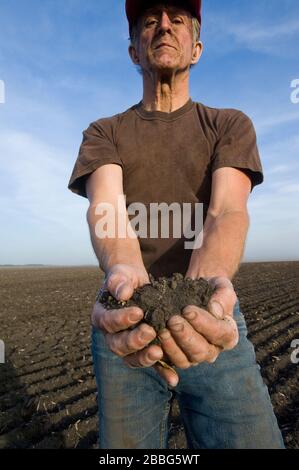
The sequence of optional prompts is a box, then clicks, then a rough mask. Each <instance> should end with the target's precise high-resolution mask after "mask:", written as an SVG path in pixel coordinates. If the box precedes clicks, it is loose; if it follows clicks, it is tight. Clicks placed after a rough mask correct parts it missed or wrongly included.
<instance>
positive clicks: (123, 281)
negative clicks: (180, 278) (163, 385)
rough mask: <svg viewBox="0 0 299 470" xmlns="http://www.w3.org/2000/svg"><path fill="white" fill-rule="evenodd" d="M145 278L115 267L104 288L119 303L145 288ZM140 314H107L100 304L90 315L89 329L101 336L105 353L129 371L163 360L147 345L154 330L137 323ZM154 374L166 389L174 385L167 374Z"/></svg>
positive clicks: (127, 268)
mask: <svg viewBox="0 0 299 470" xmlns="http://www.w3.org/2000/svg"><path fill="white" fill-rule="evenodd" d="M149 282H150V281H149V278H148V274H147V272H146V271H145V269H143V268H140V267H138V268H136V267H135V266H131V265H125V264H117V265H114V266H113V268H112V269H111V270H110V271H109V273H108V274H107V277H106V279H105V283H104V287H105V288H106V289H107V290H108V291H109V292H110V293H111V294H112V295H113V297H115V298H116V299H117V300H119V301H126V300H129V299H130V298H131V297H132V295H133V292H134V290H135V289H137V288H138V287H141V286H143V285H145V284H148V283H149ZM142 318H143V311H142V310H141V309H140V308H138V307H125V308H121V309H115V310H107V309H105V308H104V307H103V305H101V304H100V303H98V302H97V303H95V305H94V307H93V311H92V315H91V321H92V324H93V326H95V327H96V328H99V329H101V330H102V331H103V333H104V334H105V339H106V342H107V345H108V347H109V349H110V350H111V351H112V352H113V353H114V354H116V355H117V356H119V357H122V358H123V360H124V362H125V363H126V364H127V366H129V367H131V368H138V367H151V366H154V365H155V364H156V362H157V361H159V360H161V359H162V358H163V351H162V348H161V347H160V346H158V345H151V346H149V343H150V342H151V341H153V339H155V337H156V336H157V335H156V332H155V330H154V329H153V328H152V327H151V326H149V325H147V324H146V323H141V324H140V325H138V326H137V327H136V328H134V325H136V324H137V323H139V322H140V321H141V320H142ZM155 368H156V370H157V372H158V373H159V374H160V375H161V376H162V377H163V378H164V379H165V380H166V381H167V382H169V384H170V385H175V384H176V383H177V377H173V376H174V373H173V372H171V371H170V370H167V369H164V368H163V367H161V366H159V365H156V366H155Z"/></svg>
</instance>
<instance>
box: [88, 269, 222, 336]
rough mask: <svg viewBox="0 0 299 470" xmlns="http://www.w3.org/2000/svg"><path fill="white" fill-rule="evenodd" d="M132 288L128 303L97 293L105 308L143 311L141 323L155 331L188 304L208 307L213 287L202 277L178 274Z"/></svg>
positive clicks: (164, 325)
mask: <svg viewBox="0 0 299 470" xmlns="http://www.w3.org/2000/svg"><path fill="white" fill-rule="evenodd" d="M150 282H151V283H150V284H146V285H145V286H143V287H140V288H138V289H136V290H135V291H134V294H133V296H132V298H131V299H130V300H128V301H127V302H121V301H117V300H116V299H115V298H114V297H113V296H112V295H111V294H110V293H109V292H108V291H104V292H102V293H100V294H99V296H98V298H97V300H98V302H100V303H101V304H103V305H104V307H105V308H107V309H108V310H111V309H118V308H124V307H131V306H133V305H136V306H138V307H140V308H141V309H142V310H143V312H144V318H143V320H142V321H143V322H145V323H148V324H149V325H150V326H152V327H153V328H154V329H155V330H156V332H157V333H159V332H160V331H161V330H163V329H164V328H165V327H166V325H167V322H168V320H169V319H170V318H171V317H172V316H173V315H181V313H182V310H183V308H184V307H187V305H196V306H197V307H202V308H205V309H206V308H207V305H208V303H209V300H210V298H211V295H212V294H213V292H214V289H213V288H212V287H211V286H210V284H209V283H208V282H207V281H206V280H205V279H202V278H201V279H196V280H193V279H188V278H184V276H183V275H182V274H180V273H175V274H173V276H172V277H171V278H166V277H161V278H159V279H158V280H155V279H154V278H153V277H152V276H150Z"/></svg>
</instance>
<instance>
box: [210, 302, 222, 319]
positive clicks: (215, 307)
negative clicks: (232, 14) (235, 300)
mask: <svg viewBox="0 0 299 470" xmlns="http://www.w3.org/2000/svg"><path fill="white" fill-rule="evenodd" d="M211 313H212V315H214V317H216V318H223V314H224V312H223V308H222V305H221V304H220V303H219V302H212V303H211Z"/></svg>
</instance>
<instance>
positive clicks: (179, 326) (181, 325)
mask: <svg viewBox="0 0 299 470" xmlns="http://www.w3.org/2000/svg"><path fill="white" fill-rule="evenodd" d="M169 328H170V329H171V330H173V331H175V332H177V333H178V332H179V331H182V330H183V328H184V323H183V322H180V323H173V324H171V325H169Z"/></svg>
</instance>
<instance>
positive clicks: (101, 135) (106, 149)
mask: <svg viewBox="0 0 299 470" xmlns="http://www.w3.org/2000/svg"><path fill="white" fill-rule="evenodd" d="M109 134H110V135H109ZM111 134H112V133H111V132H110V133H109V132H107V130H106V129H105V127H104V125H102V124H101V121H96V122H93V123H91V124H90V126H89V127H88V129H86V130H85V131H83V140H82V143H81V146H80V149H79V155H78V158H77V161H76V163H75V166H74V169H73V172H72V175H71V178H70V181H69V184H68V188H69V189H70V190H71V191H73V192H74V193H76V194H79V195H80V196H83V197H87V194H86V189H85V183H86V179H87V177H88V176H89V175H90V174H91V173H93V172H94V171H95V170H96V169H97V168H100V167H101V166H103V165H107V164H110V163H114V164H117V165H120V166H123V165H122V162H121V159H120V158H119V156H118V153H117V147H116V145H115V143H114V142H113V138H112V135H111Z"/></svg>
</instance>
